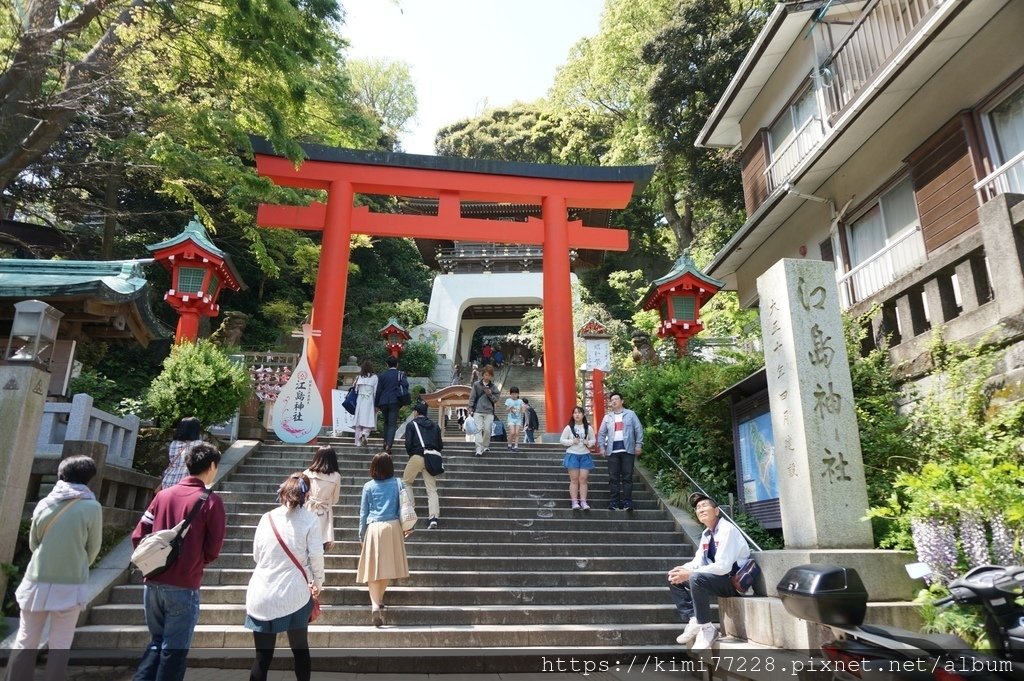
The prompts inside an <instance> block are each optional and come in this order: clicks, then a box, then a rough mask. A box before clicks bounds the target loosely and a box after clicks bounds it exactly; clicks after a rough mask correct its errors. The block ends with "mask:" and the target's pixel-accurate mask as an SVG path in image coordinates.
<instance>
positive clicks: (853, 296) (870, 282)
mask: <svg viewBox="0 0 1024 681" xmlns="http://www.w3.org/2000/svg"><path fill="white" fill-rule="evenodd" d="M922 262H924V241H923V240H922V239H921V227H920V225H918V226H917V227H915V228H914V229H911V230H908V231H907V232H906V233H905V234H903V235H902V236H899V237H897V238H896V239H895V240H894V241H893V242H892V243H891V244H889V245H887V246H886V247H885V248H883V249H882V250H880V251H878V252H877V253H875V254H874V255H872V256H871V257H870V258H868V259H867V260H865V261H864V262H862V263H860V264H858V265H857V266H856V267H853V268H851V269H850V271H849V272H847V273H846V274H844V275H843V276H842V277H840V278H839V279H838V280H837V281H836V283H837V284H838V286H839V295H840V297H841V298H842V305H843V309H844V310H845V309H847V308H849V307H850V306H851V305H853V304H854V303H856V302H858V301H861V300H864V299H865V298H867V297H868V296H870V295H872V294H873V293H876V292H878V291H881V290H882V289H883V288H885V287H886V286H888V285H889V284H891V283H892V282H894V281H895V280H896V279H898V278H899V277H900V276H901V275H902V274H903V273H905V272H907V271H909V270H911V269H913V268H914V267H916V266H917V265H920V264H921V263H922Z"/></svg>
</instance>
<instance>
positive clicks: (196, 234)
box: [146, 216, 247, 343]
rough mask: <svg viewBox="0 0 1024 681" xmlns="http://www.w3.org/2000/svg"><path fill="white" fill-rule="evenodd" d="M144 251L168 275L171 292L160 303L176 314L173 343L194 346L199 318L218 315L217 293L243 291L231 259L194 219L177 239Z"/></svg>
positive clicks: (197, 333) (174, 238)
mask: <svg viewBox="0 0 1024 681" xmlns="http://www.w3.org/2000/svg"><path fill="white" fill-rule="evenodd" d="M146 248H147V249H149V251H150V252H151V253H152V254H153V258H154V259H155V260H156V261H157V262H159V263H160V264H161V265H163V266H164V268H165V269H166V270H167V271H168V272H170V273H171V288H170V289H169V290H168V291H167V293H166V294H164V300H166V301H167V304H168V305H170V306H171V307H172V308H174V309H175V311H177V313H178V330H177V333H176V334H175V336H174V342H175V343H181V342H182V341H185V340H188V341H193V342H194V341H195V340H196V339H197V338H198V337H199V318H200V317H216V316H217V315H218V314H219V313H220V305H218V304H217V298H218V297H219V296H220V292H221V290H223V289H224V288H228V289H230V290H232V291H238V290H241V289H245V288H247V287H246V285H245V283H244V282H243V281H242V278H241V277H240V276H239V275H238V271H237V270H235V266H234V264H232V262H231V257H230V256H229V255H227V254H226V253H224V251H222V250H220V249H219V248H217V247H216V246H214V245H213V242H212V241H210V236H209V235H208V234H207V233H206V229H205V228H204V227H203V225H202V223H200V222H199V217H198V216H196V217H193V218H192V221H191V222H189V223H188V225H187V226H186V227H185V231H183V232H182V233H181V234H179V235H178V236H175V237H172V238H170V239H168V240H166V241H161V242H160V243H158V244H153V245H152V246H146Z"/></svg>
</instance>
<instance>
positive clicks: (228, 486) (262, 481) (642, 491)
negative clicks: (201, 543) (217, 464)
mask: <svg viewBox="0 0 1024 681" xmlns="http://www.w3.org/2000/svg"><path fill="white" fill-rule="evenodd" d="M282 479H283V478H282ZM363 482H364V481H361V482H359V484H351V483H348V482H346V480H345V479H344V478H343V479H342V481H341V496H343V497H345V496H350V497H351V496H354V497H357V498H358V497H359V496H360V495H361V494H362V490H363ZM280 485H281V480H270V479H267V478H265V477H262V478H260V477H257V478H245V479H239V480H235V479H234V478H232V479H231V480H229V481H227V482H224V483H221V484H220V485H218V491H220V490H223V491H225V492H258V493H264V494H274V495H276V494H277V489H278V487H280ZM438 488H439V489H445V490H459V491H462V492H467V493H468V492H470V491H475V492H480V493H482V494H484V495H491V496H498V497H500V498H501V499H507V498H509V497H513V498H515V497H520V496H523V497H525V496H532V497H534V498H539V497H541V496H542V495H547V496H549V497H555V498H560V497H561V496H562V495H565V496H568V485H567V483H566V482H564V481H562V480H547V481H545V480H537V481H517V480H514V479H510V480H466V479H464V478H460V477H458V476H451V477H449V476H448V475H445V476H444V480H443V481H440V480H439V481H438ZM607 490H608V486H607V485H594V492H595V493H597V494H602V493H603V494H605V498H607V493H608V491H607ZM633 495H634V496H633V499H634V501H636V500H637V499H641V500H643V499H645V498H646V499H649V500H650V503H652V504H654V503H655V501H654V500H655V499H656V498H657V497H656V495H655V494H654V493H653V492H651V491H650V490H647V489H646V488H645V487H644V486H642V485H634V487H633Z"/></svg>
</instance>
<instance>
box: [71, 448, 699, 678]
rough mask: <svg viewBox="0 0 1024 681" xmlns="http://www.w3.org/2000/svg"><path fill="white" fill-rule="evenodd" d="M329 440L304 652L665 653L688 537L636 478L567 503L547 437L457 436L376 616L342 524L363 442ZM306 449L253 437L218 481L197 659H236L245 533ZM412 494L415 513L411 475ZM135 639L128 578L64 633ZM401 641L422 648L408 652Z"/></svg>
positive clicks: (352, 522) (86, 643) (247, 544)
mask: <svg viewBox="0 0 1024 681" xmlns="http://www.w3.org/2000/svg"><path fill="white" fill-rule="evenodd" d="M333 444H334V445H335V447H336V448H337V449H338V452H339V455H340V456H339V459H340V461H341V465H342V476H343V483H342V484H343V489H342V495H341V504H340V506H339V507H337V508H336V509H335V510H336V515H335V524H336V537H335V539H336V540H337V543H336V544H335V546H334V547H333V549H332V551H331V552H330V553H329V554H328V556H327V557H326V568H327V581H326V585H327V588H326V590H325V593H324V597H323V603H324V606H325V607H324V609H323V614H322V617H321V618H320V619H319V620H318V621H317V622H316V624H314V625H312V626H311V627H310V643H311V645H312V647H313V648H315V649H316V650H314V654H313V656H314V660H318V659H332V660H336V661H337V664H338V665H341V668H338V667H337V665H336V666H335V667H333V668H335V669H338V670H339V671H389V672H396V673H397V672H401V671H416V672H419V673H428V672H451V671H472V670H475V671H481V670H483V669H485V668H486V669H488V670H489V671H498V672H500V671H517V670H520V669H523V665H524V662H523V660H526V659H527V658H528V657H530V656H533V659H534V660H535V659H536V655H537V651H539V650H555V651H558V650H561V651H569V650H571V651H576V652H582V653H585V652H587V651H607V652H608V653H609V654H611V655H616V654H625V653H626V652H627V651H628V652H629V653H630V654H636V653H637V651H649V652H653V651H656V650H661V651H665V650H671V649H675V650H676V651H677V652H678V647H677V646H675V644H674V639H675V637H676V635H677V634H678V633H679V630H680V624H679V622H678V619H677V616H676V614H675V610H674V608H673V607H672V605H671V602H670V599H669V596H668V592H667V589H666V587H665V573H666V571H667V570H668V569H669V568H670V567H671V566H673V565H678V564H679V563H681V562H683V561H684V560H686V559H688V557H689V556H690V555H692V547H691V545H689V544H688V543H687V542H686V539H685V535H684V534H683V533H682V532H681V531H680V530H679V529H678V527H677V526H676V524H675V522H674V521H673V520H672V519H671V517H670V516H669V514H668V513H667V512H666V511H665V510H664V509H663V508H662V507H661V504H660V502H659V500H658V499H657V497H656V495H655V494H654V492H653V491H652V490H651V489H650V488H649V487H648V486H647V485H646V484H644V483H643V482H642V481H641V480H639V479H638V481H637V483H636V487H635V492H634V496H633V499H634V503H635V505H636V510H635V511H634V512H632V513H626V512H624V511H609V510H607V509H606V508H605V507H606V506H607V501H608V491H607V476H606V474H605V472H604V466H603V465H600V464H599V466H598V468H597V469H596V470H595V471H594V474H593V475H592V478H591V489H592V491H591V493H590V495H589V496H590V499H589V500H590V502H591V503H592V504H593V506H594V509H593V510H591V511H589V512H582V511H573V510H571V509H570V508H569V502H568V494H567V478H566V475H565V471H564V469H563V468H562V466H561V459H562V449H561V448H560V447H558V446H556V445H539V444H538V445H533V446H529V447H527V448H524V449H520V451H519V452H517V453H514V454H513V453H511V452H506V451H505V450H497V449H492V453H491V455H489V456H486V457H483V458H475V457H473V456H472V445H471V444H469V443H466V442H460V441H450V442H449V443H448V444H447V446H446V449H445V455H446V457H445V458H446V462H445V466H446V468H447V473H446V474H445V475H444V476H443V478H441V479H440V481H439V487H440V495H441V511H442V519H441V527H440V528H439V529H437V530H427V529H425V528H424V529H417V531H416V532H415V533H414V534H413V535H412V536H411V537H410V538H409V539H408V540H407V550H408V555H409V567H410V571H411V573H412V574H411V576H410V577H409V578H408V579H406V580H402V581H400V582H398V583H397V584H395V585H393V586H392V587H391V588H390V589H389V590H388V595H387V603H388V606H389V607H388V625H387V626H385V627H383V628H380V629H375V628H374V627H372V626H370V623H369V617H370V612H369V598H368V595H367V592H366V587H365V586H364V585H358V584H356V583H355V568H356V562H357V559H358V552H359V544H358V541H357V538H356V526H357V522H358V510H359V496H358V495H359V492H360V489H361V487H362V485H363V483H364V482H365V481H366V480H367V469H368V467H369V461H370V458H371V456H372V452H373V451H376V450H374V449H372V446H371V448H356V447H352V446H350V445H348V444H345V445H342V444H340V442H337V441H335V442H334V443H333ZM311 452H312V447H294V446H287V445H283V444H279V443H277V444H264V445H262V446H261V447H260V448H259V449H258V450H256V452H255V453H254V454H252V455H251V456H250V457H249V458H248V460H246V461H245V462H244V463H243V464H241V465H240V466H239V467H238V468H236V469H235V471H234V472H233V473H232V474H231V475H230V476H229V477H227V478H226V481H225V482H223V483H222V484H220V485H219V486H218V487H219V488H218V489H217V492H218V493H219V494H220V495H221V496H222V497H223V498H224V501H225V503H226V506H227V511H228V534H227V540H226V542H225V546H224V550H223V553H222V554H221V557H220V558H219V559H218V560H217V561H216V562H215V563H214V564H213V565H211V566H210V567H209V568H208V569H207V571H206V575H205V579H204V585H203V589H202V614H201V617H200V622H199V626H198V627H197V629H196V635H195V639H194V643H193V653H192V657H193V658H197V659H196V661H195V662H194V663H195V664H199V665H202V664H204V663H206V664H210V665H213V664H220V665H227V666H238V667H247V666H248V665H249V664H250V662H251V649H252V638H251V633H250V632H249V631H248V630H246V629H245V628H244V627H243V626H242V622H243V621H244V619H245V608H244V602H245V590H246V585H247V584H248V581H249V577H250V573H251V569H252V566H253V563H252V557H251V551H252V537H253V532H254V530H255V527H256V524H257V522H258V520H259V518H260V515H261V514H262V513H263V512H265V511H267V510H268V509H270V508H271V507H272V506H273V504H274V494H275V492H276V489H277V486H278V484H279V483H280V482H281V480H283V479H284V478H285V477H286V476H287V475H288V474H290V473H292V472H294V471H296V470H301V469H303V468H304V467H305V466H306V464H307V463H308V461H309V460H310V458H311ZM406 460H407V459H406V457H405V455H404V453H403V454H401V455H399V456H398V457H396V464H397V466H396V468H398V469H399V471H398V472H399V474H400V471H401V469H402V468H404V466H405V463H406ZM416 501H417V506H418V507H419V510H420V511H421V517H422V516H425V514H426V494H425V492H424V489H423V485H422V481H417V485H416ZM421 527H422V526H421ZM148 639H149V636H148V633H147V630H146V626H145V622H144V616H143V609H142V585H141V584H140V583H139V580H138V578H137V577H135V578H133V579H132V581H131V582H130V583H128V584H125V585H122V586H117V587H115V588H114V589H113V590H112V592H111V594H110V597H109V601H108V602H107V603H106V604H103V605H99V606H97V607H94V608H93V609H92V611H91V613H90V615H89V618H88V622H87V624H86V625H85V626H83V627H80V628H79V630H78V632H77V635H76V637H75V647H76V648H78V649H81V650H83V651H84V650H93V651H96V650H107V651H110V650H118V651H121V652H122V653H123V655H125V656H127V657H132V656H137V655H138V654H139V652H140V651H141V650H142V649H143V647H144V646H145V644H146V643H147V641H148ZM281 645H284V644H283V643H282V644H281ZM410 649H417V650H416V653H417V655H419V653H423V651H424V650H425V651H427V652H426V653H424V654H423V655H419V656H418V657H415V656H414V657H412V658H410ZM283 657H288V656H287V655H283ZM485 658H486V659H487V660H488V662H487V664H486V665H485V664H484V663H483V662H481V660H483V659H485ZM211 660H213V661H211ZM530 664H531V665H533V664H534V663H533V662H531V663H530ZM488 665H489V666H488ZM524 670H526V669H524ZM528 670H530V671H537V669H535V668H534V667H533V666H529V667H528Z"/></svg>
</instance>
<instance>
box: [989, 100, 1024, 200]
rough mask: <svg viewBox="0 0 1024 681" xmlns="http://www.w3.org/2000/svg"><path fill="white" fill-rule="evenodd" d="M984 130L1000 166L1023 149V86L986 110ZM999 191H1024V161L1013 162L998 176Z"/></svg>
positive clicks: (996, 166) (1023, 150) (996, 184)
mask: <svg viewBox="0 0 1024 681" xmlns="http://www.w3.org/2000/svg"><path fill="white" fill-rule="evenodd" d="M984 121H985V133H986V135H987V136H988V142H989V148H990V149H991V150H992V154H993V156H994V158H993V159H992V161H993V166H994V167H995V168H998V167H1000V166H1002V165H1005V164H1006V163H1008V162H1009V161H1012V160H1013V159H1014V158H1015V157H1016V156H1019V155H1020V154H1021V153H1022V152H1024V85H1022V86H1021V87H1018V88H1017V89H1016V90H1015V91H1013V92H1011V93H1010V94H1009V95H1008V96H1006V97H1005V98H1003V99H1002V100H1001V101H1000V102H998V103H997V104H996V105H995V106H993V107H992V108H991V109H989V110H988V111H987V112H986V116H985V117H984ZM995 186H996V189H997V193H1004V192H1015V193H1021V192H1024V160H1021V161H1018V162H1017V163H1014V164H1013V165H1011V166H1010V167H1009V168H1007V169H1006V170H1005V171H1004V172H1003V173H1002V174H1001V175H1000V176H999V177H998V178H996V179H995Z"/></svg>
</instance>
